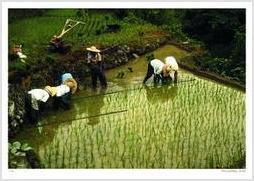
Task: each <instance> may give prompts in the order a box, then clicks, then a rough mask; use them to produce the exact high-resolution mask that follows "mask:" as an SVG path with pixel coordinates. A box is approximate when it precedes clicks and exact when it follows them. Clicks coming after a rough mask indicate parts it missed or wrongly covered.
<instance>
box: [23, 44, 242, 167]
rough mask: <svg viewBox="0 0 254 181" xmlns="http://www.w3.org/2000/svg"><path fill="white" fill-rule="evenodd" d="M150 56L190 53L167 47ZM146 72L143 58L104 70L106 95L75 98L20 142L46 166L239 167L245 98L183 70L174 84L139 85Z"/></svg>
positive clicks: (89, 93) (81, 94) (85, 93)
mask: <svg viewBox="0 0 254 181" xmlns="http://www.w3.org/2000/svg"><path fill="white" fill-rule="evenodd" d="M154 53H155V56H156V58H159V59H163V58H164V57H165V56H167V55H174V56H175V57H177V58H183V57H185V56H188V53H186V52H185V51H182V50H180V49H178V48H176V47H174V46H171V45H166V46H164V47H162V48H160V49H158V50H156V51H155V52H154ZM129 67H131V68H132V70H133V72H130V71H129V70H128V68H129ZM146 69H147V62H146V61H145V58H144V57H140V58H138V59H136V60H133V61H132V62H130V63H128V64H127V65H124V66H121V67H118V68H115V69H113V70H110V71H108V72H107V79H108V82H109V87H108V88H107V90H104V91H102V90H98V91H97V92H96V93H94V92H92V91H91V90H90V89H87V90H83V91H81V92H79V93H77V94H76V95H75V96H74V97H73V107H72V109H71V110H69V111H59V112H54V113H51V114H50V115H49V116H48V117H45V118H44V119H43V120H42V122H41V123H42V124H44V126H42V127H41V128H40V129H38V128H34V129H26V130H24V131H23V132H22V133H21V134H20V136H19V137H20V139H21V140H23V141H26V142H28V143H30V144H31V145H32V146H33V147H34V149H35V151H36V152H37V153H38V154H39V157H40V159H41V160H42V162H43V164H44V165H45V167H46V168H227V167H231V168H234V167H238V166H237V163H238V161H239V160H242V159H243V158H244V156H245V113H246V110H245V94H244V93H242V92H240V91H238V90H235V89H232V88H229V87H226V86H223V85H221V84H218V83H215V82H213V81H209V80H205V79H201V78H199V77H197V76H194V75H192V74H191V73H188V72H185V71H182V70H180V78H179V83H178V85H169V86H158V87H153V86H152V85H151V82H152V80H150V82H148V86H143V85H142V84H141V82H142V80H143V78H144V75H145V73H146ZM119 72H121V73H124V76H123V78H117V75H118V73H119ZM194 79H195V80H194Z"/></svg>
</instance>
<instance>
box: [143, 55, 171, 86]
mask: <svg viewBox="0 0 254 181" xmlns="http://www.w3.org/2000/svg"><path fill="white" fill-rule="evenodd" d="M169 70H170V69H169V66H168V65H166V64H164V63H163V62H162V61H161V60H159V59H153V60H151V61H150V62H149V63H148V67H147V73H146V76H145V78H144V80H143V84H145V83H146V81H147V80H148V79H149V78H150V77H151V76H152V75H154V83H157V82H158V81H159V80H160V79H163V78H164V77H168V76H169Z"/></svg>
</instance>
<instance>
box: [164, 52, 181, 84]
mask: <svg viewBox="0 0 254 181" xmlns="http://www.w3.org/2000/svg"><path fill="white" fill-rule="evenodd" d="M165 64H166V65H167V66H168V69H169V75H170V78H171V79H172V80H173V81H174V83H177V77H178V69H179V67H178V64H177V62H176V59H175V57H173V56H168V57H166V58H165Z"/></svg>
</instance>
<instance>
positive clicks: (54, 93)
mask: <svg viewBox="0 0 254 181" xmlns="http://www.w3.org/2000/svg"><path fill="white" fill-rule="evenodd" d="M44 90H45V91H47V92H48V93H49V95H51V96H52V97H53V96H55V95H56V92H57V90H56V88H55V87H51V86H46V87H45V88H44Z"/></svg>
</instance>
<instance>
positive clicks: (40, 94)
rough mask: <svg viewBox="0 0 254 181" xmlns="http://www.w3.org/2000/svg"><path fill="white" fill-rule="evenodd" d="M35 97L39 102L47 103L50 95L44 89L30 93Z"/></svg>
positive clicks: (33, 90)
mask: <svg viewBox="0 0 254 181" xmlns="http://www.w3.org/2000/svg"><path fill="white" fill-rule="evenodd" d="M28 94H31V95H32V97H34V98H35V99H36V100H37V101H42V102H47V100H48V98H49V94H48V92H47V91H45V90H44V89H32V90H30V91H29V92H28Z"/></svg>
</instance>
